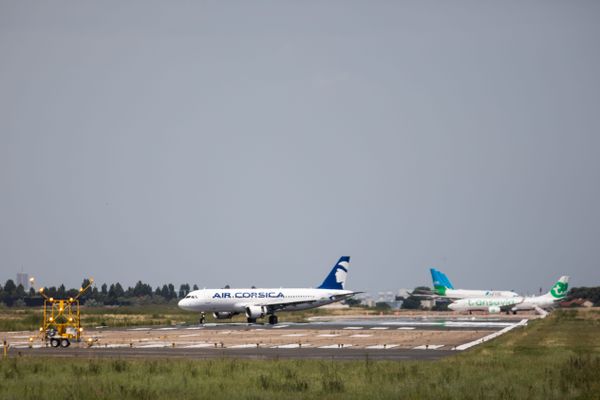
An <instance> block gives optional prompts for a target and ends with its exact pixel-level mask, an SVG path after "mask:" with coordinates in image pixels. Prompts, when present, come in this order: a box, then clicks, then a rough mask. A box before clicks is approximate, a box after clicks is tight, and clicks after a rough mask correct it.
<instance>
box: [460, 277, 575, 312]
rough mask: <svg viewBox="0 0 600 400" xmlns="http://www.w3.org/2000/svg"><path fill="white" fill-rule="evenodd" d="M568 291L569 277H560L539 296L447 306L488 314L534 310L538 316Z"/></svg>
mask: <svg viewBox="0 0 600 400" xmlns="http://www.w3.org/2000/svg"><path fill="white" fill-rule="evenodd" d="M568 289H569V277H568V276H561V277H560V279H559V280H558V282H556V283H555V284H554V286H553V287H552V289H550V291H549V292H548V293H546V294H544V295H541V296H530V297H523V296H517V297H480V298H470V299H462V300H457V301H455V302H454V303H452V304H450V305H449V306H448V308H449V309H451V310H454V311H469V312H471V311H476V310H482V311H487V312H489V313H499V312H501V311H506V312H507V313H509V312H511V311H512V312H513V314H516V313H517V311H524V310H535V311H536V312H538V313H539V314H542V315H546V311H545V310H546V309H549V308H552V307H553V306H554V305H555V303H556V302H557V301H560V300H562V299H564V298H565V296H566V295H567V290H568Z"/></svg>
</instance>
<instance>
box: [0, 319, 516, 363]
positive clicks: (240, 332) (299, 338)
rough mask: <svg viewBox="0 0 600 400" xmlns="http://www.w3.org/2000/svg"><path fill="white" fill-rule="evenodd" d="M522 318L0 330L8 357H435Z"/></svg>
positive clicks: (508, 327)
mask: <svg viewBox="0 0 600 400" xmlns="http://www.w3.org/2000/svg"><path fill="white" fill-rule="evenodd" d="M526 323H527V320H526V319H524V320H518V319H515V318H504V319H501V318H494V319H491V318H474V317H468V318H467V317H451V318H439V317H438V318H426V317H381V318H372V317H368V318H365V317H360V316H354V317H348V318H337V319H335V318H334V319H321V318H320V319H319V320H316V321H310V322H306V323H285V322H282V323H280V324H277V325H268V324H247V323H209V324H204V325H195V326H188V325H176V326H152V327H131V328H107V327H97V328H93V329H86V331H85V335H84V338H83V339H84V340H83V341H82V342H80V343H73V344H72V345H71V347H69V348H66V349H63V348H58V349H54V348H49V347H46V345H45V343H43V342H41V341H40V339H39V336H36V334H37V333H36V332H4V333H2V335H4V338H5V339H6V340H8V342H9V344H10V353H11V354H17V353H20V355H24V356H25V355H26V356H56V357H88V358H89V357H92V358H95V357H123V358H156V357H159V358H170V357H174V358H190V359H204V358H220V357H234V358H249V359H276V358H299V359H315V358H320V359H338V360H344V359H365V358H369V359H381V360H382V359H387V360H408V359H419V360H434V359H439V358H441V357H445V356H448V355H451V354H456V353H457V352H458V351H461V350H465V349H468V348H470V347H473V346H475V345H477V344H479V343H481V342H484V341H487V340H491V339H493V338H494V337H496V336H498V335H500V334H503V333H505V332H507V331H508V330H511V329H514V328H515V327H518V326H522V325H525V324H526ZM30 337H31V338H34V339H33V340H31V341H30V340H29V338H30Z"/></svg>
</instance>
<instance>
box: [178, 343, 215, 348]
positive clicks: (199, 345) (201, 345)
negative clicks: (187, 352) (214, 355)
mask: <svg viewBox="0 0 600 400" xmlns="http://www.w3.org/2000/svg"><path fill="white" fill-rule="evenodd" d="M214 346H215V345H214V344H213V343H196V344H191V345H189V346H184V347H183V348H184V349H202V348H205V347H214Z"/></svg>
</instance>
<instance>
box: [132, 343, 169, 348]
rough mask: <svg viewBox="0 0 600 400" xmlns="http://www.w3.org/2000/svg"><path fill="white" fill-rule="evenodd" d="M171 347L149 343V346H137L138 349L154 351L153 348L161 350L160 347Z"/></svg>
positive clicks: (164, 344)
mask: <svg viewBox="0 0 600 400" xmlns="http://www.w3.org/2000/svg"><path fill="white" fill-rule="evenodd" d="M167 346H169V345H168V344H167V343H148V344H143V345H141V346H135V347H137V348H138V349H153V348H159V347H167Z"/></svg>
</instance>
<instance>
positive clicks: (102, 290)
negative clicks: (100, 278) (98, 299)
mask: <svg viewBox="0 0 600 400" xmlns="http://www.w3.org/2000/svg"><path fill="white" fill-rule="evenodd" d="M100 292H101V293H102V294H103V295H104V296H106V295H107V294H108V287H107V286H106V283H103V284H102V287H101V288H100Z"/></svg>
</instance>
